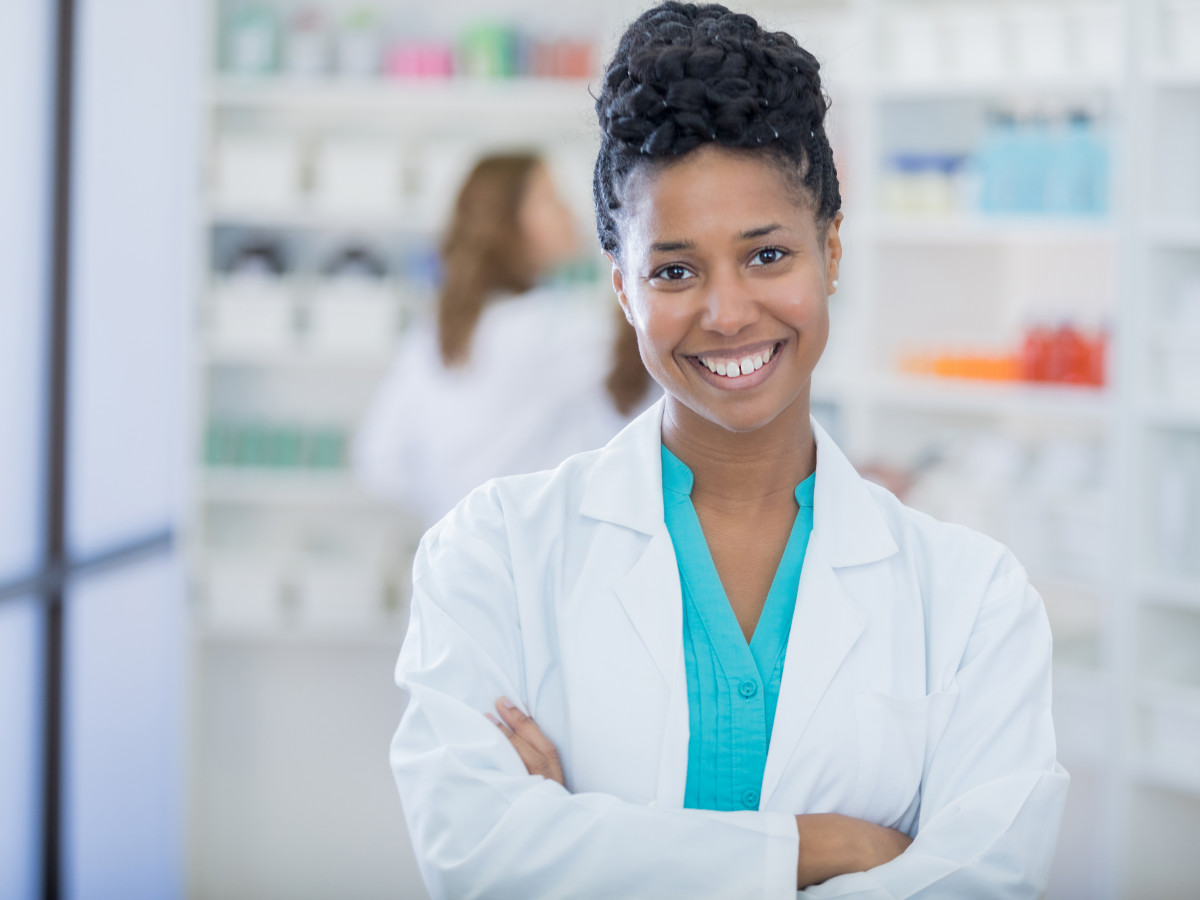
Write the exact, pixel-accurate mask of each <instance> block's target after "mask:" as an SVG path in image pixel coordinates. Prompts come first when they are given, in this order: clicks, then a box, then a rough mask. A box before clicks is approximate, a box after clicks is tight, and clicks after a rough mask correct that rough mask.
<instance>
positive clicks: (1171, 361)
mask: <svg viewBox="0 0 1200 900" xmlns="http://www.w3.org/2000/svg"><path fill="white" fill-rule="evenodd" d="M1162 365H1163V381H1164V383H1165V384H1164V386H1165V387H1166V393H1167V394H1169V395H1170V396H1171V397H1174V398H1177V399H1179V400H1184V401H1189V402H1192V403H1195V402H1196V399H1197V398H1198V397H1200V335H1190V334H1186V333H1184V334H1171V333H1168V334H1164V335H1163V338H1162Z"/></svg>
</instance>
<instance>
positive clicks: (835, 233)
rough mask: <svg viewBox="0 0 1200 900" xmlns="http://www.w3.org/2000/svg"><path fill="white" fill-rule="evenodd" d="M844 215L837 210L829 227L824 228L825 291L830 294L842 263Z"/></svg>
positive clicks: (834, 286)
mask: <svg viewBox="0 0 1200 900" xmlns="http://www.w3.org/2000/svg"><path fill="white" fill-rule="evenodd" d="M844 218H845V216H844V215H843V214H842V213H841V211H839V212H838V213H837V214H836V215H835V216H834V217H833V221H832V222H830V223H829V227H828V228H827V229H826V230H825V292H826V293H827V294H832V293H833V292H834V291H836V290H837V283H838V270H839V269H840V268H841V263H842V236H841V227H842V219H844Z"/></svg>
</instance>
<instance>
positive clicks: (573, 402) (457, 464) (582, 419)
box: [352, 288, 649, 524]
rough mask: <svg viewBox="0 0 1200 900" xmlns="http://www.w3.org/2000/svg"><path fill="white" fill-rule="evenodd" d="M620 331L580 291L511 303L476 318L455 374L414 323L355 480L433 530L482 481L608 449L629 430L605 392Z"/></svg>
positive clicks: (368, 421)
mask: <svg viewBox="0 0 1200 900" xmlns="http://www.w3.org/2000/svg"><path fill="white" fill-rule="evenodd" d="M616 321H617V320H616V316H615V313H614V310H613V309H612V305H611V303H609V304H607V305H604V304H600V303H597V302H591V301H590V300H589V299H585V298H582V297H580V296H579V293H578V291H576V292H574V295H572V294H570V293H567V292H564V291H561V290H557V289H553V288H539V289H536V290H533V291H530V292H528V293H526V294H522V295H520V296H516V297H513V296H509V297H506V298H504V299H500V300H497V301H495V302H492V303H490V304H488V305H487V306H486V307H485V308H484V310H483V313H482V315H481V316H480V319H479V322H478V323H477V325H476V328H475V332H474V334H473V335H472V340H471V347H470V354H469V357H468V360H467V362H466V363H465V364H464V365H462V366H456V367H451V368H447V367H446V366H445V365H443V363H442V360H441V354H440V351H439V347H438V339H437V330H436V328H435V327H434V326H433V324H432V323H429V322H421V323H416V324H414V325H413V326H412V327H411V328H410V329H409V330H408V332H407V333H406V335H405V337H404V338H403V339H402V340H401V342H400V346H399V348H398V349H397V352H396V361H395V363H394V364H393V365H392V367H391V369H390V370H389V372H388V374H387V375H386V377H385V378H384V380H383V382H382V383H381V385H380V387H379V389H378V390H377V391H376V393H375V396H374V398H373V399H372V401H371V404H370V407H369V409H368V411H367V414H366V416H365V418H364V420H363V422H362V424H361V426H360V427H359V430H358V433H357V435H356V436H355V440H354V446H353V449H352V456H353V463H354V468H355V471H356V473H357V475H358V478H359V481H360V482H361V483H362V484H363V486H364V487H366V488H367V489H368V490H369V491H371V492H372V493H374V494H376V495H377V496H380V497H383V498H385V499H388V500H391V501H393V502H395V503H397V504H399V505H402V506H404V507H406V508H408V509H409V510H411V511H413V512H416V513H417V514H418V515H420V516H421V517H423V519H424V520H425V522H426V523H428V524H432V523H433V522H436V521H437V520H438V519H440V518H441V517H442V516H444V515H445V514H446V513H447V512H449V511H450V509H451V508H452V507H453V506H454V504H456V503H457V502H458V501H459V500H461V499H462V498H463V497H465V496H466V495H467V493H468V492H469V491H470V490H471V489H472V488H474V487H477V486H478V485H480V484H483V482H485V481H487V480H488V479H489V478H495V477H498V476H501V475H516V474H520V473H523V472H535V471H538V470H540V469H546V468H549V467H551V466H556V465H558V464H559V463H560V462H562V461H563V460H564V459H566V458H567V457H568V456H570V455H572V454H574V453H579V452H581V451H584V450H591V449H594V448H596V447H602V446H604V444H606V443H607V442H608V440H609V439H610V438H611V437H612V436H613V435H614V434H616V433H617V432H618V431H620V430H621V428H622V427H623V426H624V425H626V424H627V423H628V421H629V420H628V418H626V417H624V416H622V415H621V414H620V413H618V412H617V410H616V407H615V406H614V405H613V402H612V399H611V398H610V397H609V395H608V392H607V391H606V390H605V387H604V381H605V378H606V377H607V376H608V372H609V370H610V369H611V367H612V362H613V342H614V340H615V336H616V331H615V327H614V326H615V324H616ZM647 402H649V401H647Z"/></svg>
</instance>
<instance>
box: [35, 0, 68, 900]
mask: <svg viewBox="0 0 1200 900" xmlns="http://www.w3.org/2000/svg"><path fill="white" fill-rule="evenodd" d="M54 29H55V47H54V120H53V121H54V124H53V129H54V133H53V137H52V141H53V146H54V175H53V188H52V195H51V204H52V205H51V220H50V229H51V230H50V308H49V314H50V323H49V325H50V327H49V330H48V331H49V339H50V352H49V357H48V359H47V361H46V362H47V367H48V372H47V382H46V384H47V403H46V411H47V420H46V426H45V427H46V431H45V434H46V476H45V477H46V483H45V500H44V506H43V510H42V514H43V521H44V522H45V523H46V531H45V546H44V550H43V552H44V559H45V564H44V568H43V571H48V572H54V571H61V570H62V567H63V566H64V565H65V564H66V562H67V547H66V539H67V526H66V522H67V438H68V435H67V408H68V406H67V390H68V388H67V383H68V363H69V345H68V339H69V334H70V271H71V200H72V195H71V169H72V146H73V128H72V125H73V112H74V110H73V106H74V90H73V88H74V83H73V82H74V58H75V0H57V2H56V4H55V23H54ZM41 600H42V603H43V609H44V611H45V624H44V628H43V634H44V636H45V637H44V641H45V644H44V647H43V662H42V664H43V667H44V674H43V680H42V685H43V687H42V690H43V692H44V696H43V701H42V810H41V813H42V822H41V825H42V828H41V837H42V841H41V844H42V846H41V852H42V896H43V897H44V898H46V900H58V898H59V896H60V895H61V883H60V872H61V869H62V865H61V862H62V853H61V848H62V843H63V842H62V781H63V778H62V774H63V772H62V760H63V746H62V744H63V742H62V726H63V680H64V679H63V586H62V582H61V579H55V581H54V583H52V584H51V585H49V589H48V590H46V591H45V592H43V593H42V594H41Z"/></svg>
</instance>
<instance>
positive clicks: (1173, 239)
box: [1147, 217, 1200, 250]
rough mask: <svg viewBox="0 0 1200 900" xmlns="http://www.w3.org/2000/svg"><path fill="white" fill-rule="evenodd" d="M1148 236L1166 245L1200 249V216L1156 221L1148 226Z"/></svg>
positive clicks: (1156, 242) (1153, 240)
mask: <svg viewBox="0 0 1200 900" xmlns="http://www.w3.org/2000/svg"><path fill="white" fill-rule="evenodd" d="M1147 237H1149V238H1150V240H1151V241H1152V242H1154V243H1155V244H1159V245H1161V246H1164V247H1181V248H1184V249H1193V250H1200V217H1198V218H1195V219H1178V218H1177V219H1166V220H1162V221H1158V222H1154V223H1153V224H1152V225H1150V226H1149V227H1148V228H1147Z"/></svg>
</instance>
